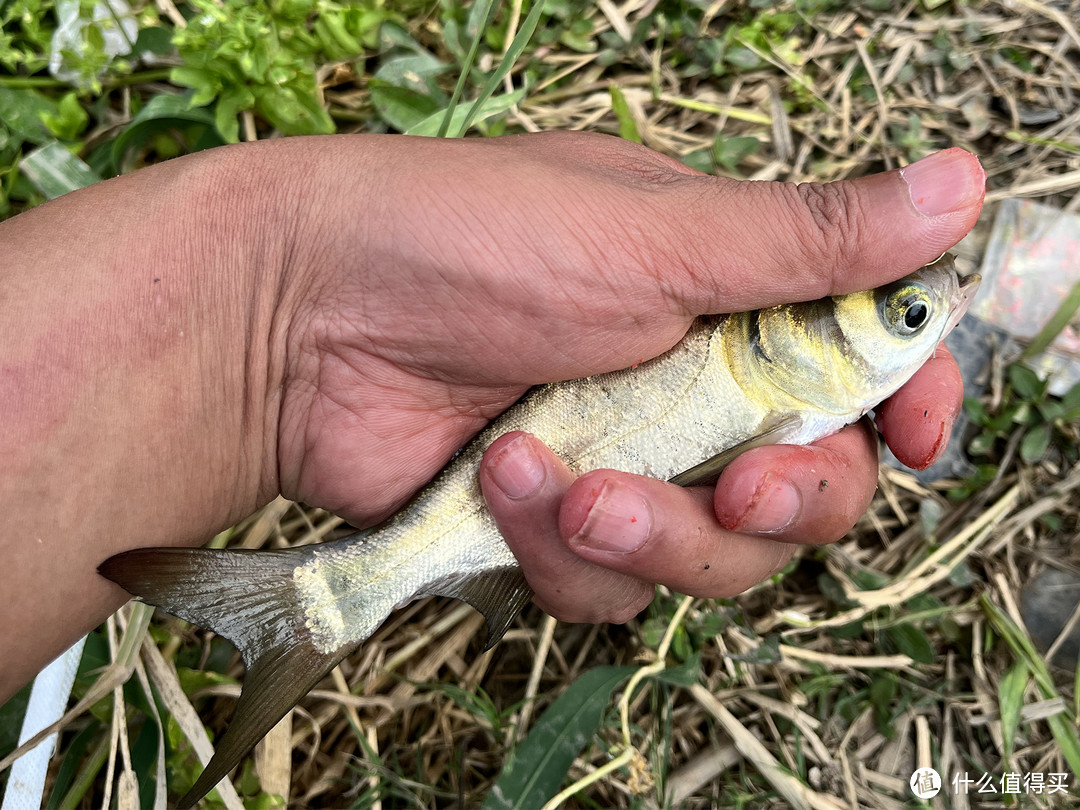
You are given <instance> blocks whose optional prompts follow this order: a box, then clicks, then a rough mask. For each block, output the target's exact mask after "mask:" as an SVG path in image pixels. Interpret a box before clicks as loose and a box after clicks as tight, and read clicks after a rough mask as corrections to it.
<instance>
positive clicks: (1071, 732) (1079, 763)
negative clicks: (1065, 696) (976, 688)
mask: <svg viewBox="0 0 1080 810" xmlns="http://www.w3.org/2000/svg"><path fill="white" fill-rule="evenodd" d="M979 604H980V606H981V607H982V609H983V612H984V613H986V615H987V617H988V618H989V619H990V624H991V625H993V627H994V629H995V630H997V632H998V633H999V634H1000V635H1001V637H1002V638H1003V639H1004V640H1005V643H1006V644H1008V645H1009V648H1010V649H1011V650H1012V652H1013V655H1015V656H1016V658H1017V660H1018V661H1019V662H1020V664H1022V665H1023V666H1025V667H1026V668H1027V669H1029V670H1030V671H1031V674H1032V675H1033V676H1034V678H1035V683H1036V684H1037V685H1038V687H1039V693H1040V694H1041V695H1042V698H1043V699H1044V700H1053V699H1055V698H1060V695H1059V694H1058V691H1057V688H1056V687H1055V686H1054V678H1053V676H1052V675H1051V674H1050V670H1049V669H1048V668H1047V666H1046V661H1045V660H1044V659H1043V657H1042V656H1041V655H1039V652H1038V650H1036V649H1035V645H1034V644H1032V642H1031V639H1029V638H1028V637H1027V634H1026V633H1025V632H1024V631H1023V630H1021V629H1020V628H1019V627H1017V626H1016V624H1015V622H1013V620H1012V619H1010V618H1009V616H1008V615H1007V614H1006V613H1005V611H1003V610H1002V609H1001V608H999V607H998V606H997V605H995V604H994V603H993V602H992V601H990V598H989V597H988V596H987V595H986V594H983V595H982V596H980V597H979ZM1067 714H1068V713H1067V712H1066V713H1064V714H1055V715H1053V716H1051V717H1049V718H1047V721H1046V722H1047V724H1048V725H1049V726H1050V731H1051V733H1053V735H1054V740H1055V741H1056V742H1057V744H1058V747H1059V748H1060V749H1061V754H1062V756H1063V757H1065V761H1066V762H1068V763H1069V767H1070V768H1071V769H1072V772H1073V774H1074V775H1077V776H1080V738H1078V737H1077V733H1076V726H1075V724H1074V723H1073V722H1072V720H1073V719H1072V718H1071V717H1069V716H1067ZM1002 719H1003V720H1004V718H1002Z"/></svg>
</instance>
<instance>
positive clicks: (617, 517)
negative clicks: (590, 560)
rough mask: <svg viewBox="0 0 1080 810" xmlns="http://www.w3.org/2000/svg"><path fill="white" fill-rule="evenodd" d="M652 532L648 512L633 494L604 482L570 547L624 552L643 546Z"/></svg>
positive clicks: (644, 503) (637, 496)
mask: <svg viewBox="0 0 1080 810" xmlns="http://www.w3.org/2000/svg"><path fill="white" fill-rule="evenodd" d="M651 531H652V510H651V509H650V508H649V504H648V503H647V502H646V500H645V499H644V498H642V497H641V496H640V495H638V494H637V493H636V492H634V491H632V490H629V489H626V488H625V487H620V486H616V485H614V484H612V483H611V482H610V481H604V483H603V484H602V485H601V486H600V490H599V492H598V493H597V495H596V500H595V501H593V505H592V507H590V509H589V513H588V514H587V515H586V516H585V521H584V522H583V523H582V524H581V528H580V529H578V530H577V533H576V534H574V536H573V537H571V538H570V545H571V546H588V547H589V548H595V549H600V550H602V551H618V552H622V553H624V554H625V553H627V552H631V551H636V550H637V549H639V548H641V547H642V546H643V545H645V541H646V540H648V539H649V532H651Z"/></svg>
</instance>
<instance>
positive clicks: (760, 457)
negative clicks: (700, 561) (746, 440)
mask: <svg viewBox="0 0 1080 810" xmlns="http://www.w3.org/2000/svg"><path fill="white" fill-rule="evenodd" d="M876 489H877V440H876V438H875V437H874V436H873V435H871V431H870V430H869V429H868V428H867V427H866V426H860V425H859V424H856V425H851V426H849V427H847V428H845V429H844V430H842V431H840V432H839V433H836V434H834V435H832V436H828V437H826V438H824V439H822V440H820V441H819V442H816V443H815V444H812V445H807V446H792V445H774V446H772V447H763V448H759V449H757V450H753V451H750V452H748V453H746V454H744V455H742V456H740V457H739V458H737V459H736V460H735V461H734V462H732V463H731V464H730V465H729V466H728V468H727V469H725V470H724V472H723V474H722V475H721V476H720V481H719V482H718V483H717V487H716V494H715V496H714V509H715V512H716V516H717V519H718V521H719V522H720V525H721V526H723V527H724V528H725V529H727V530H729V531H735V532H740V533H743V534H750V535H755V536H766V537H771V538H773V539H778V540H780V539H782V540H784V541H786V542H795V543H829V542H833V541H834V540H838V539H839V538H840V537H842V536H843V535H844V534H845V533H846V532H847V531H848V530H849V529H850V528H851V527H852V526H853V525H854V524H855V521H856V520H858V518H859V515H861V514H862V513H863V512H864V511H865V510H866V508H867V506H868V505H869V503H870V501H871V500H872V499H873V496H874V492H875V491H876Z"/></svg>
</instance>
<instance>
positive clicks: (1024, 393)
mask: <svg viewBox="0 0 1080 810" xmlns="http://www.w3.org/2000/svg"><path fill="white" fill-rule="evenodd" d="M1009 384H1010V385H1012V388H1013V390H1014V391H1015V392H1016V393H1017V394H1018V395H1019V396H1020V398H1021V399H1024V400H1027V401H1028V402H1034V401H1035V400H1037V399H1039V398H1040V397H1041V396H1042V394H1043V391H1044V390H1045V389H1046V383H1045V382H1043V381H1042V380H1040V379H1039V375H1037V374H1036V373H1035V372H1034V371H1032V370H1031V369H1030V368H1028V367H1027V366H1023V365H1020V364H1019V363H1013V364H1012V365H1011V366H1009Z"/></svg>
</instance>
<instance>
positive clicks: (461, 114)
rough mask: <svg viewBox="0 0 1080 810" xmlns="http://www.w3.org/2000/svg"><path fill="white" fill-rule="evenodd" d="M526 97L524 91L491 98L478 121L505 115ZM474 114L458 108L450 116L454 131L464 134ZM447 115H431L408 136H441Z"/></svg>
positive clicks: (411, 130)
mask: <svg viewBox="0 0 1080 810" xmlns="http://www.w3.org/2000/svg"><path fill="white" fill-rule="evenodd" d="M524 97H525V91H524V90H515V91H514V92H513V93H507V94H506V95H505V96H496V97H495V98H489V99H488V100H487V101H486V102H485V103H484V106H483V108H482V109H481V110H480V112H479V113H478V115H477V120H480V121H483V120H484V119H485V118H490V117H491V116H493V115H498V114H499V113H504V112H506V111H507V110H509V109H510V108H511V107H513V106H514V105H515V104H517V103H518V102H519V101H521V99H522V98H524ZM472 113H473V111H472V110H466V109H465V108H464V107H458V108H457V109H456V110H454V114H453V115H452V116H450V126H451V128H452V129H453V130H455V131H458V130H460V131H461V132H464V131H465V129H466V127H465V126H464V123H465V120H466V118H467V117H468V116H469V115H471V114H472ZM445 121H446V114H445V113H444V112H443V111H442V110H440V111H439V112H437V113H435V114H434V115H429V116H428V117H427V118H425V119H424V120H423V121H420V122H419V123H417V124H414V125H413V126H411V127H409V128H408V129H407V130H406V131H405V134H406V135H427V136H436V137H438V135H439V128H440V127H441V123H440V122H443V123H445Z"/></svg>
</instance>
